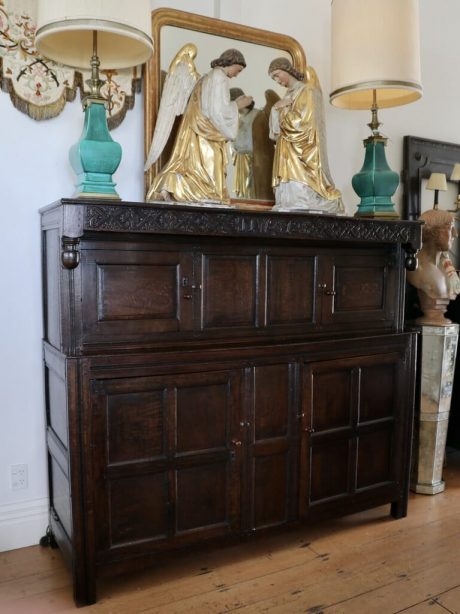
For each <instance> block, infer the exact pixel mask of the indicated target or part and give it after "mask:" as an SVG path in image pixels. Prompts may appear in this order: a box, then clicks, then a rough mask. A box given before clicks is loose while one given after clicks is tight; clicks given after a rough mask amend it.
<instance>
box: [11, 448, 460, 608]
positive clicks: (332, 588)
mask: <svg viewBox="0 0 460 614" xmlns="http://www.w3.org/2000/svg"><path fill="white" fill-rule="evenodd" d="M444 479H445V481H446V484H447V488H446V491H445V492H444V493H441V494H438V495H435V496H425V495H415V494H411V496H410V501H409V513H408V516H407V517H406V518H403V519H400V520H393V519H392V518H391V517H390V516H389V506H383V507H381V508H376V509H373V510H369V511H366V512H362V513H360V514H354V515H352V516H348V517H346V518H341V519H337V520H329V521H325V522H323V523H319V524H317V525H314V526H312V527H303V528H298V529H295V530H288V531H285V532H281V533H277V534H276V535H271V536H268V537H266V538H264V539H259V540H256V541H254V542H245V543H242V544H238V545H233V546H230V547H226V548H222V549H215V550H206V551H203V552H199V553H195V554H192V553H184V554H181V555H178V556H177V557H176V558H173V559H171V560H168V561H166V562H164V561H162V564H161V566H158V567H153V568H151V569H148V570H144V571H142V572H141V573H138V574H131V575H127V576H122V577H117V578H110V579H106V578H104V579H101V581H100V582H99V585H98V602H97V603H96V604H95V605H93V606H89V607H87V608H85V609H84V610H81V611H82V612H83V611H84V612H85V614H92V613H93V612H94V613H97V614H137V613H142V614H185V613H186V614H223V613H227V612H238V614H246V613H250V612H253V613H263V612H264V613H265V612H269V613H270V614H299V613H305V614H399V613H402V612H404V613H405V614H426V613H430V614H446V613H449V612H450V613H452V614H457V613H458V614H460V452H457V451H456V452H452V453H450V454H449V455H448V459H447V466H446V467H445V471H444ZM75 611H76V608H75V606H74V604H73V599H72V586H71V578H70V573H69V572H68V570H67V568H66V567H65V566H64V563H63V560H62V558H61V556H60V553H59V551H57V550H51V549H48V548H41V547H40V546H34V547H31V548H22V549H20V550H13V551H10V552H4V553H0V612H1V613H2V614H65V613H69V612H75Z"/></svg>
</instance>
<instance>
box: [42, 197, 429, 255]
mask: <svg viewBox="0 0 460 614" xmlns="http://www.w3.org/2000/svg"><path fill="white" fill-rule="evenodd" d="M54 207H63V209H64V211H63V215H62V218H61V219H62V220H64V221H65V222H66V224H65V228H63V229H62V230H63V232H62V234H63V235H66V236H72V237H75V238H77V237H78V236H80V237H82V236H83V235H84V234H85V233H87V232H130V233H142V234H144V233H151V234H171V235H196V236H214V237H218V236H233V237H260V238H264V237H266V238H278V239H304V240H309V241H332V242H343V241H346V242H348V241H351V242H355V243H365V242H379V243H400V244H402V245H403V247H404V249H406V251H409V252H411V253H415V252H416V251H418V249H420V245H421V225H420V223H419V222H408V221H400V220H374V219H366V218H351V217H341V216H337V217H335V216H330V215H314V214H305V213H289V214H288V213H275V212H273V213H272V212H267V211H244V210H241V209H218V208H215V209H212V208H203V207H200V206H199V205H197V206H184V205H169V204H168V205H166V204H159V203H152V204H150V203H128V202H114V203H108V202H101V201H97V202H95V201H88V200H87V201H82V200H73V199H62V200H61V201H59V202H57V203H55V204H54ZM52 208H53V207H47V208H46V209H45V210H44V212H49V211H50V209H52ZM48 215H49V214H48Z"/></svg>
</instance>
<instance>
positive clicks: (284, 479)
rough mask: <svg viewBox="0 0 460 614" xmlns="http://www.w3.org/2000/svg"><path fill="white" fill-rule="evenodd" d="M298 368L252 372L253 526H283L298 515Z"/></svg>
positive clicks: (283, 366) (282, 366) (269, 367)
mask: <svg viewBox="0 0 460 614" xmlns="http://www.w3.org/2000/svg"><path fill="white" fill-rule="evenodd" d="M295 375H296V371H295V365H293V364H272V365H260V366H256V367H254V368H252V369H250V370H249V376H250V379H251V385H250V390H251V391H252V394H251V397H252V402H251V403H250V404H249V406H250V410H249V422H248V425H247V426H248V443H249V448H248V453H249V459H248V463H249V465H248V471H247V472H246V475H247V476H248V480H249V481H250V484H249V493H250V506H249V514H250V518H249V526H250V528H251V529H260V528H263V527H269V526H274V525H279V524H284V523H285V522H288V521H289V520H293V518H294V517H295V516H296V514H297V509H296V503H295V502H296V501H297V490H296V484H297V465H298V439H297V433H298V428H297V427H298V416H297V410H298V399H297V398H296V393H295Z"/></svg>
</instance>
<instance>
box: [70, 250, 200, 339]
mask: <svg viewBox="0 0 460 614" xmlns="http://www.w3.org/2000/svg"><path fill="white" fill-rule="evenodd" d="M80 267H81V270H80V273H81V279H82V288H81V303H82V305H81V309H82V322H83V330H82V340H83V343H84V344H92V343H96V344H97V343H103V344H104V345H107V344H118V345H120V344H126V343H129V342H133V343H135V342H137V343H148V341H152V340H155V339H158V337H159V335H160V336H162V335H163V334H164V333H169V334H174V333H181V332H184V331H188V330H192V328H193V300H192V294H191V292H192V291H191V290H190V283H191V282H190V280H192V278H193V257H192V255H191V254H190V253H188V252H181V251H175V250H172V251H170V250H168V249H166V248H164V249H163V250H160V249H158V250H157V251H155V250H152V249H151V248H150V249H146V248H145V246H144V249H142V246H140V245H136V246H133V249H130V250H129V249H118V250H116V249H94V250H92V249H87V250H82V262H81V264H80Z"/></svg>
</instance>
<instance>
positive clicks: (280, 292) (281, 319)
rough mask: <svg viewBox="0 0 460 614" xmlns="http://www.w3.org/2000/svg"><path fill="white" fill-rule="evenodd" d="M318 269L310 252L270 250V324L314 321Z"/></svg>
mask: <svg viewBox="0 0 460 614" xmlns="http://www.w3.org/2000/svg"><path fill="white" fill-rule="evenodd" d="M286 251H287V250H286ZM316 269H317V258H316V257H315V256H312V255H310V254H308V255H307V254H305V255H303V256H301V255H300V254H299V253H297V254H296V253H293V255H292V256H289V255H287V254H286V252H285V253H284V255H281V254H268V256H267V280H268V281H267V326H269V327H271V326H277V325H293V324H309V323H310V324H311V323H313V322H314V320H315V316H316V310H315V286H316Z"/></svg>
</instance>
